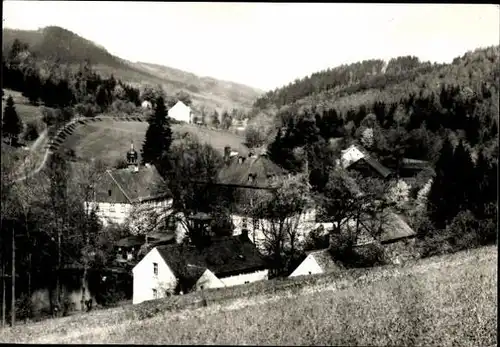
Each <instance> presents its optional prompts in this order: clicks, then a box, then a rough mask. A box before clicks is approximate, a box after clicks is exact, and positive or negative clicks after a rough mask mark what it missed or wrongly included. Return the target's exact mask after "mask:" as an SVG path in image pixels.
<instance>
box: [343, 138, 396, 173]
mask: <svg viewBox="0 0 500 347" xmlns="http://www.w3.org/2000/svg"><path fill="white" fill-rule="evenodd" d="M351 147H355V148H356V149H358V150H359V151H360V152H361V153H362V154H363V158H360V159H358V160H356V161H354V162H351V163H349V164H348V165H347V166H346V167H345V168H346V169H347V168H349V167H350V166H352V165H354V164H355V163H358V162H359V161H361V160H363V161H364V162H366V163H367V164H368V165H370V166H371V167H372V168H373V169H374V170H375V171H377V172H378V173H379V174H380V175H381V176H382V177H384V178H386V177H387V176H389V175H390V174H391V170H389V169H388V168H387V167H385V166H384V165H382V164H381V163H380V162H379V161H378V160H376V159H375V158H373V156H372V155H371V154H370V153H369V152H368V151H367V150H366V149H365V148H364V147H363V146H361V145H359V144H358V143H353V144H351V145H350V146H349V147H348V148H347V149H346V150H348V149H349V148H351Z"/></svg>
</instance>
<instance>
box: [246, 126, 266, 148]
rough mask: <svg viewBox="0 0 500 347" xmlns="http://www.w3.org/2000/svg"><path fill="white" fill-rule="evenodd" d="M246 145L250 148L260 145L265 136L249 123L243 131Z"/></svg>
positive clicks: (263, 141)
mask: <svg viewBox="0 0 500 347" xmlns="http://www.w3.org/2000/svg"><path fill="white" fill-rule="evenodd" d="M245 141H246V145H247V146H248V147H250V148H254V147H259V146H262V145H263V144H264V143H265V141H266V137H265V134H264V133H263V132H262V131H260V130H259V129H257V128H255V127H254V126H252V125H250V126H249V127H248V128H247V129H246V131H245Z"/></svg>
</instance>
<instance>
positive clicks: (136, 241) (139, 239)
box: [116, 235, 146, 247]
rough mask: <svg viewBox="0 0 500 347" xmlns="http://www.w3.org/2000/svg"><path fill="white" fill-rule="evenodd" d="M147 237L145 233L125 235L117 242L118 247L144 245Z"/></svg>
mask: <svg viewBox="0 0 500 347" xmlns="http://www.w3.org/2000/svg"><path fill="white" fill-rule="evenodd" d="M145 241H146V238H145V236H144V235H132V236H128V237H125V238H123V239H121V240H120V241H118V242H117V243H116V246H117V247H137V246H142V245H143V244H144V242H145Z"/></svg>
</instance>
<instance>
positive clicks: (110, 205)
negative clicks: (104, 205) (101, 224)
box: [109, 203, 115, 212]
mask: <svg viewBox="0 0 500 347" xmlns="http://www.w3.org/2000/svg"><path fill="white" fill-rule="evenodd" d="M109 212H115V204H113V203H110V204H109Z"/></svg>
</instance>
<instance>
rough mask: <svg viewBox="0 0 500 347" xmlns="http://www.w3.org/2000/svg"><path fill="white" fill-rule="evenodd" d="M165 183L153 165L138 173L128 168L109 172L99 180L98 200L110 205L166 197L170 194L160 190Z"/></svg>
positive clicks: (144, 167) (143, 168)
mask: <svg viewBox="0 0 500 347" xmlns="http://www.w3.org/2000/svg"><path fill="white" fill-rule="evenodd" d="M163 182H164V181H163V179H162V177H161V176H160V174H159V173H158V171H157V170H156V167H155V166H153V165H148V166H141V167H140V168H139V171H137V172H134V171H133V170H131V169H128V168H126V169H117V170H112V171H111V170H108V171H106V172H105V173H104V174H103V175H102V177H101V179H100V180H99V183H98V185H97V188H96V200H97V201H98V202H110V203H134V202H141V201H145V200H153V199H155V198H160V197H166V196H169V195H170V194H169V193H168V192H163V193H162V192H160V190H159V187H160V185H161V184H162V183H163ZM109 193H111V194H109Z"/></svg>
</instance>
